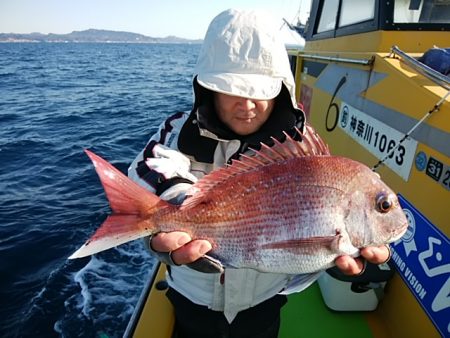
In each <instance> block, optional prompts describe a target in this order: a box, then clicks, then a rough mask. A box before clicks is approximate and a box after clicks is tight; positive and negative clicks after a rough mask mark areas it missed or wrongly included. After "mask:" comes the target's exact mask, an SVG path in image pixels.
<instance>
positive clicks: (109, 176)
mask: <svg viewBox="0 0 450 338" xmlns="http://www.w3.org/2000/svg"><path fill="white" fill-rule="evenodd" d="M297 132H298V133H300V131H299V130H297ZM300 135H301V141H298V140H295V139H294V138H292V137H290V136H289V135H288V134H287V133H285V140H284V141H283V142H281V141H278V140H277V139H275V138H272V140H273V145H272V146H269V145H266V144H263V143H262V144H261V148H260V149H259V150H253V154H250V155H247V154H242V155H241V157H240V158H239V159H238V160H234V161H232V163H231V164H230V165H228V166H226V167H223V168H219V169H216V170H214V171H212V172H211V173H209V174H207V175H205V176H204V177H203V178H201V179H199V180H198V181H197V182H196V183H195V184H194V185H193V186H192V187H191V189H190V190H189V191H188V193H187V195H188V196H187V198H186V199H185V200H184V202H183V203H182V204H181V205H174V204H170V203H169V202H167V201H164V200H162V199H160V198H159V197H158V196H156V195H155V194H153V193H152V192H150V191H149V190H147V189H145V188H144V187H142V186H140V185H139V184H137V183H136V182H134V181H132V180H131V179H129V178H128V177H127V176H125V175H124V174H122V173H121V172H120V171H119V170H118V169H116V168H115V167H114V166H112V165H111V164H110V163H108V162H107V161H106V160H104V159H102V158H101V157H100V156H98V155H96V154H94V153H93V152H91V151H90V150H85V151H86V153H87V155H88V156H89V158H90V159H91V160H92V162H93V164H94V167H95V170H96V171H97V173H98V175H99V177H100V181H101V183H102V184H103V187H104V189H105V193H106V196H107V198H108V200H109V204H110V207H111V209H112V213H111V214H110V215H109V216H108V217H107V219H106V220H105V221H104V223H103V224H102V225H101V226H100V227H99V228H98V230H97V231H96V232H95V233H94V234H93V235H92V237H91V238H89V239H88V240H87V241H86V242H85V243H84V244H83V245H82V246H81V247H80V248H79V249H78V250H77V251H76V252H74V253H73V254H72V255H71V256H70V257H69V258H70V259H74V258H80V257H85V256H89V255H93V254H96V253H98V252H101V251H104V250H107V249H110V248H112V247H115V246H117V245H120V244H123V243H126V242H129V241H132V240H136V239H138V238H141V237H145V236H149V235H153V234H156V233H158V232H170V231H184V232H187V233H188V234H189V235H190V236H191V237H192V239H205V240H208V241H209V242H211V245H212V250H211V251H210V252H209V253H208V256H210V257H213V258H214V259H217V260H218V261H219V262H220V263H221V264H222V265H223V266H224V267H225V268H250V269H255V270H258V271H261V272H273V273H286V274H302V273H313V272H318V271H321V270H325V269H327V268H330V267H332V266H333V265H334V260H335V259H336V258H337V257H338V256H341V255H350V256H352V257H356V256H358V255H359V251H360V248H363V247H366V246H378V245H382V244H388V243H391V242H394V241H396V240H398V239H400V238H401V237H402V236H403V234H404V233H405V232H406V229H407V226H408V221H407V218H406V216H405V214H404V212H403V210H402V208H401V206H400V204H399V201H398V198H397V195H396V193H395V192H394V191H393V190H392V189H391V188H389V187H388V186H387V185H386V183H384V182H383V181H382V179H381V178H380V175H379V174H378V173H375V172H374V171H372V170H371V169H370V168H369V167H367V166H366V165H365V164H363V163H361V162H358V161H355V160H352V159H350V158H347V157H342V156H334V155H331V154H330V151H329V148H328V146H327V145H326V144H325V143H324V141H323V140H322V139H321V138H320V136H319V135H318V134H317V133H316V132H315V131H314V129H313V128H312V127H311V126H309V125H308V126H307V127H306V129H305V130H304V132H303V133H302V134H300Z"/></svg>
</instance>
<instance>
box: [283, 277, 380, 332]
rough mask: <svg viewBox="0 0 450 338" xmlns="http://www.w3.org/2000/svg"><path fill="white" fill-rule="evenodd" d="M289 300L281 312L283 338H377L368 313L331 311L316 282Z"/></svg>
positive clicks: (290, 296) (291, 296)
mask: <svg viewBox="0 0 450 338" xmlns="http://www.w3.org/2000/svg"><path fill="white" fill-rule="evenodd" d="M288 299H289V301H288V303H287V304H286V305H285V306H284V307H283V309H282V315H281V318H282V319H281V329H280V335H279V337H280V338H297V337H298V338H305V337H314V338H330V337H333V338H341V337H342V338H344V337H345V338H374V335H373V334H372V330H371V327H370V326H369V323H368V321H367V319H368V318H367V317H366V313H365V312H348V311H346V312H337V311H333V310H330V309H329V308H328V307H327V306H326V305H325V303H324V301H323V299H322V296H321V293H320V289H319V286H318V284H317V282H316V283H314V284H313V285H311V286H310V287H309V288H308V289H306V290H304V291H303V292H300V293H295V294H292V295H289V297H288Z"/></svg>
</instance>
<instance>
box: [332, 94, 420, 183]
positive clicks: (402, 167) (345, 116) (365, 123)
mask: <svg viewBox="0 0 450 338" xmlns="http://www.w3.org/2000/svg"><path fill="white" fill-rule="evenodd" d="M339 116H340V119H339V127H340V128H341V129H342V130H344V131H345V132H346V133H347V134H348V135H349V136H350V137H351V138H353V139H354V140H355V141H356V142H358V143H359V144H360V145H362V146H363V147H364V148H366V149H367V150H368V151H369V152H370V153H372V154H373V155H375V156H376V157H377V158H378V159H380V160H381V159H384V158H385V157H386V156H388V155H389V156H388V158H387V159H386V161H385V162H384V163H385V164H386V165H387V166H388V167H389V168H391V169H392V170H393V171H394V172H395V173H397V174H398V175H399V176H400V177H402V178H403V179H404V180H405V181H408V178H409V174H410V172H411V168H412V165H413V162H414V155H415V153H416V149H417V141H416V140H414V139H412V138H409V137H408V138H407V139H405V140H404V141H403V142H402V143H401V144H400V145H399V146H398V147H396V146H397V143H398V142H399V141H400V140H401V139H402V138H403V137H404V134H403V133H401V132H399V131H398V130H396V129H394V128H392V127H390V126H388V125H387V124H385V123H383V122H380V121H379V120H377V119H374V118H373V117H371V116H369V115H367V114H366V113H364V112H362V111H360V110H358V109H356V108H354V107H352V106H350V105H348V104H346V103H344V102H343V103H342V105H341V113H340V114H339Z"/></svg>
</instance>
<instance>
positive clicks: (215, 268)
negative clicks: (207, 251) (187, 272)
mask: <svg viewBox="0 0 450 338" xmlns="http://www.w3.org/2000/svg"><path fill="white" fill-rule="evenodd" d="M187 266H188V267H190V268H191V269H194V270H196V271H199V272H203V273H222V272H223V269H224V268H223V265H222V263H221V262H220V261H219V260H218V259H216V258H212V257H211V256H208V255H204V256H203V257H200V258H199V259H197V260H196V261H195V262H192V263H189V264H187Z"/></svg>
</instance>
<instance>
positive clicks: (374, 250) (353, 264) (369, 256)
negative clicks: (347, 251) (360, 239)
mask: <svg viewBox="0 0 450 338" xmlns="http://www.w3.org/2000/svg"><path fill="white" fill-rule="evenodd" d="M390 256H391V251H390V249H389V247H388V246H386V245H381V246H369V247H367V248H363V249H361V258H360V257H358V258H353V257H350V256H340V257H338V258H336V260H335V261H334V262H335V263H336V266H337V267H338V268H339V269H340V270H341V271H342V273H344V274H346V275H359V274H361V273H362V272H364V266H365V264H364V261H363V259H366V260H367V261H368V262H370V263H373V264H382V263H385V262H386V261H388V260H389V258H390Z"/></svg>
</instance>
